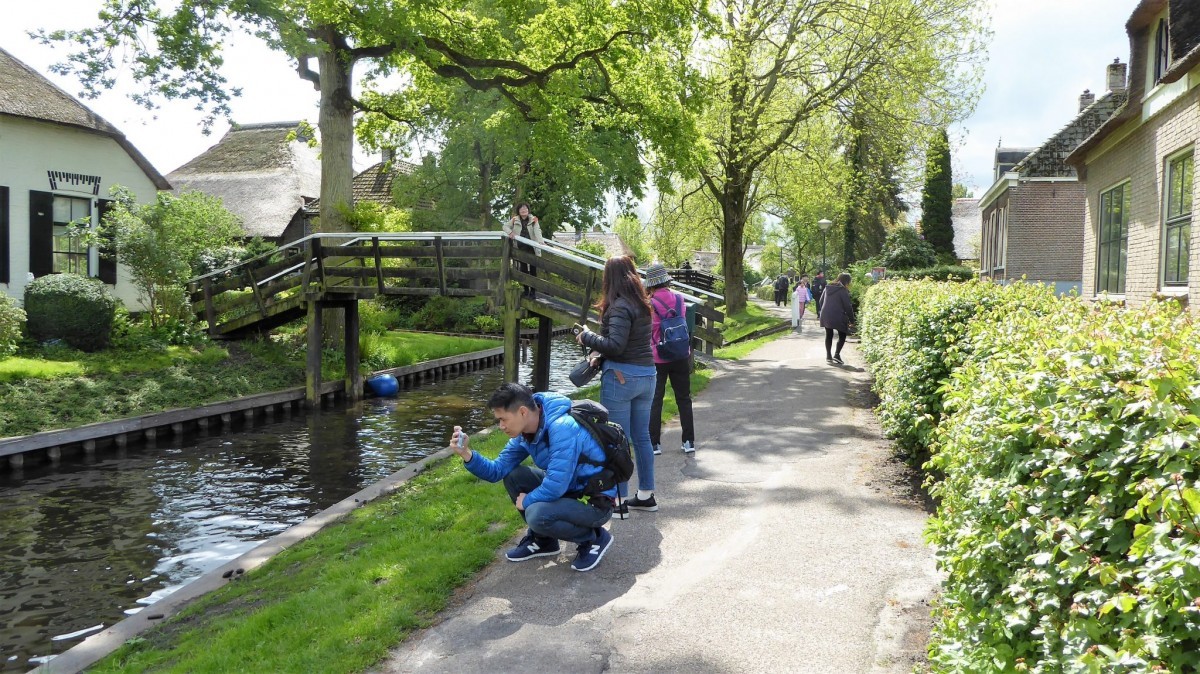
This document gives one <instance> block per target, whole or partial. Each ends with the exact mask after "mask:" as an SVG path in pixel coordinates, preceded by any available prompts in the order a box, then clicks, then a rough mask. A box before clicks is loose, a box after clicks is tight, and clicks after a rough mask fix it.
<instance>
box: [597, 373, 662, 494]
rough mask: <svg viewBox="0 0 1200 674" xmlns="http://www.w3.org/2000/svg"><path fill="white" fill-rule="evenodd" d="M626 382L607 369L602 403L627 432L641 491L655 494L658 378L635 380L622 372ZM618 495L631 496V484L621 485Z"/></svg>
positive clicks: (602, 382) (603, 380) (603, 379)
mask: <svg viewBox="0 0 1200 674" xmlns="http://www.w3.org/2000/svg"><path fill="white" fill-rule="evenodd" d="M621 376H623V377H624V378H625V383H624V384H622V383H621V382H619V381H617V372H616V371H615V370H607V371H606V372H605V373H604V375H603V376H602V377H601V379H600V404H601V405H604V406H605V407H607V408H608V418H609V419H610V420H612V421H615V422H617V423H618V424H620V425H621V428H624V429H625V435H627V436H629V442H630V444H632V445H633V460H634V464H635V465H636V466H637V481H638V489H642V490H644V491H654V448H653V447H652V446H651V445H650V406H651V405H652V404H653V403H654V380H655V376H654V375H649V376H643V377H631V376H629V375H627V374H624V373H622V375H621ZM617 492H618V493H619V494H620V495H621V496H622V497H625V496H628V495H629V483H628V482H622V483H621V484H619V485H617Z"/></svg>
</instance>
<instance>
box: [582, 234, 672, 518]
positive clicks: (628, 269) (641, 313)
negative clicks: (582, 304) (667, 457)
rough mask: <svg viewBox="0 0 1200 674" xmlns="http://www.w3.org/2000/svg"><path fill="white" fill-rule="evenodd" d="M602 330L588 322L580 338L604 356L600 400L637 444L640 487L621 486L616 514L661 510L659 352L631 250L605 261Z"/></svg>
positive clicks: (598, 306) (600, 305)
mask: <svg viewBox="0 0 1200 674" xmlns="http://www.w3.org/2000/svg"><path fill="white" fill-rule="evenodd" d="M596 309H597V312H598V313H599V314H600V325H601V328H600V332H599V333H595V332H592V331H591V330H589V329H587V327H583V329H582V330H581V331H580V332H579V334H578V335H576V337H575V341H577V342H579V343H580V344H582V345H583V346H586V347H588V348H589V349H592V351H593V352H595V354H596V355H597V356H603V357H604V365H603V368H602V373H601V375H600V404H601V405H604V406H605V407H606V408H608V418H609V420H611V421H615V422H616V423H618V424H620V425H621V427H622V428H624V429H625V435H626V436H628V437H629V441H630V443H631V444H632V445H633V458H634V464H635V466H636V467H637V480H638V489H637V495H636V496H635V497H634V498H628V496H629V483H627V482H623V483H621V484H619V485H617V487H618V493H619V503H618V504H617V508H616V510H615V511H613V516H614V517H616V518H617V519H627V518H628V517H629V510H630V509H633V510H658V502H657V501H655V500H654V453H653V449H652V448H651V445H650V406H651V403H652V401H653V399H654V382H655V377H656V376H657V371H656V370H655V368H654V352H653V351H652V350H651V345H650V331H651V323H650V314H651V309H650V298H648V297H647V296H646V290H645V288H643V287H642V279H641V277H640V276H638V273H637V267H635V266H634V264H633V259H632V258H630V257H629V256H628V255H622V256H619V257H613V258H609V260H608V262H607V263H605V265H604V278H603V281H602V282H601V296H600V301H599V302H598V303H597V304H596Z"/></svg>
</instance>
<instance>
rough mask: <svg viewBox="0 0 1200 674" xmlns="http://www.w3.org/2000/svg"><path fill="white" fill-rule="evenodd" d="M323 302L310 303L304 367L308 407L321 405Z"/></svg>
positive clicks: (305, 394)
mask: <svg viewBox="0 0 1200 674" xmlns="http://www.w3.org/2000/svg"><path fill="white" fill-rule="evenodd" d="M321 304H322V303H321V302H318V301H317V300H309V301H308V358H307V360H306V361H305V366H304V403H305V404H306V405H307V406H308V407H320V405H321V334H322V332H323V331H324V325H322V321H321V309H323V308H324V307H322V306H321Z"/></svg>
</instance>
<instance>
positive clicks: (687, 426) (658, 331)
mask: <svg viewBox="0 0 1200 674" xmlns="http://www.w3.org/2000/svg"><path fill="white" fill-rule="evenodd" d="M670 284H671V275H670V274H668V273H667V268H666V267H664V266H663V265H661V264H652V265H650V268H649V269H647V270H646V290H647V291H648V292H649V294H650V308H651V310H652V313H651V317H650V320H651V330H650V346H651V349H652V350H653V351H654V369H655V370H656V371H657V376H656V377H655V380H654V402H653V403H651V405H650V445H651V446H652V447H653V448H654V453H655V454H662V408H663V398H664V397H665V396H666V393H667V382H668V381H670V382H671V390H672V391H673V392H674V393H675V404H676V405H678V406H679V423H680V425H682V426H683V437H682V438H681V442H682V444H681V445H680V449H681V450H683V453H684V454H692V453H694V452H695V451H696V430H695V426H694V425H693V423H692V379H691V378H692V359H691V347H690V345H689V346H688V348H687V349H686V350H685V351H683V352H682V357H678V358H674V359H672V358H669V357H668V354H664V353H663V351H666V350H667V349H660V348H659V344H661V343H663V342H664V339H663V337H664V336H663V329H662V325H663V319H664V318H665V319H673V318H676V317H685V318H686V316H685V311H686V309H685V308H684V307H685V304H684V301H683V295H680V294H679V293H677V292H674V291H672V290H671V288H670ZM689 339H690V336H689ZM674 355H677V356H678V355H679V354H674Z"/></svg>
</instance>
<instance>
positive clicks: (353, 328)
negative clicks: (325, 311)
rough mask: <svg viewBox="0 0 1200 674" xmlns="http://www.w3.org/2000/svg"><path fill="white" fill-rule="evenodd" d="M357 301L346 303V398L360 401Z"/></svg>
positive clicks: (361, 389)
mask: <svg viewBox="0 0 1200 674" xmlns="http://www.w3.org/2000/svg"><path fill="white" fill-rule="evenodd" d="M360 359H361V358H360V354H359V349H358V300H350V301H349V302H347V303H346V398H347V399H349V400H361V399H362V397H363V377H362V371H361V370H360V369H359V360H360Z"/></svg>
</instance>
